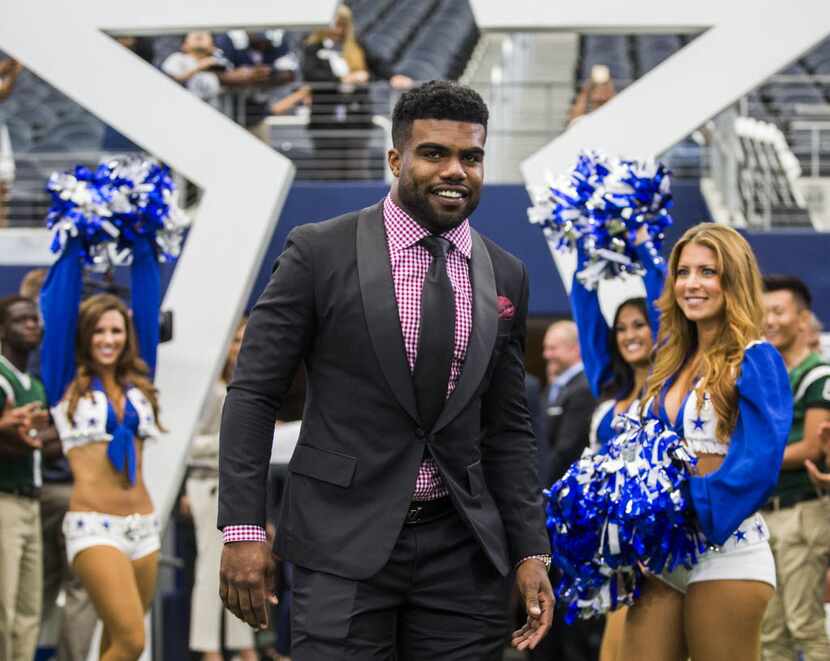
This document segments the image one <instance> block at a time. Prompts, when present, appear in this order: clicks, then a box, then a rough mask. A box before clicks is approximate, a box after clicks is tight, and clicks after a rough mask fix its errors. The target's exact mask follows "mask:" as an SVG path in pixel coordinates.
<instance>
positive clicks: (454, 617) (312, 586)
mask: <svg viewBox="0 0 830 661" xmlns="http://www.w3.org/2000/svg"><path fill="white" fill-rule="evenodd" d="M293 590H294V592H293V599H294V601H293V604H292V606H293V614H292V617H293V621H292V641H293V645H292V650H291V658H292V659H294V661H343V660H344V659H354V660H359V661H363V660H364V659H365V660H367V661H368V660H369V659H372V660H374V659H377V660H382V661H387V660H393V661H428V660H429V661H432V660H438V659H440V660H441V661H500V660H501V658H502V651H503V648H504V642H505V639H506V635H507V630H508V617H507V610H508V597H509V581H508V578H506V577H503V576H501V575H500V574H499V573H498V572H497V571H496V569H495V568H494V567H493V564H492V563H491V562H490V561H489V560H488V559H487V557H486V556H485V555H484V552H483V551H482V550H481V547H480V545H479V544H478V542H477V541H476V540H475V539H474V538H473V536H472V533H471V532H470V530H469V528H468V527H467V526H466V525H465V524H464V523H463V521H462V520H461V519H460V518H459V516H458V514H457V513H456V512H455V511H452V512H451V513H449V514H447V515H446V516H444V517H442V518H440V519H437V520H435V521H431V522H429V523H422V524H418V525H407V526H404V527H403V529H402V530H401V534H400V536H399V538H398V541H397V543H396V545H395V548H394V550H393V551H392V555H391V557H390V559H389V562H388V563H387V564H386V566H385V567H384V568H383V569H382V570H381V571H379V572H378V573H377V574H376V575H374V576H372V577H371V578H369V579H366V580H362V581H355V580H350V579H346V578H342V577H340V576H334V575H332V574H325V573H322V572H315V571H309V570H307V569H304V568H302V567H299V566H297V567H295V573H294V587H293Z"/></svg>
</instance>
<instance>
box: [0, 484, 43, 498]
mask: <svg viewBox="0 0 830 661" xmlns="http://www.w3.org/2000/svg"><path fill="white" fill-rule="evenodd" d="M0 493H7V494H10V495H12V496H22V497H23V498H40V487H36V486H21V487H3V486H0Z"/></svg>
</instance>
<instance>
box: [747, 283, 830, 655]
mask: <svg viewBox="0 0 830 661" xmlns="http://www.w3.org/2000/svg"><path fill="white" fill-rule="evenodd" d="M764 289H765V293H764V307H765V317H764V334H765V335H766V338H767V339H768V340H769V341H770V342H771V343H772V344H773V345H774V346H775V347H776V348H777V349H778V350H779V351H780V352H781V355H782V357H783V358H784V362H785V363H786V365H787V369H788V371H789V374H790V385H791V386H792V390H793V424H792V428H791V429H790V435H789V438H788V440H787V448H786V450H785V452H784V463H783V465H782V467H781V475H780V477H779V480H778V486H777V487H776V489H775V492H774V493H773V496H772V497H771V498H770V500H769V501H768V502H767V504H766V505H765V506H764V507H763V510H764V518H765V519H766V521H767V524H768V526H769V529H770V546H771V547H772V552H773V555H774V556H775V565H776V574H777V579H778V589H777V592H776V595H775V596H774V597H773V599H772V601H770V603H769V607H768V608H767V612H766V616H765V618H764V625H763V633H762V638H761V640H762V643H763V653H764V657H763V658H764V659H765V660H770V661H779V660H780V661H785V660H786V661H793V659H796V658H798V652H801V653H802V654H803V658H804V660H805V661H819V660H822V661H828V660H830V641H828V638H827V634H826V632H825V614H824V603H823V601H824V600H823V596H824V577H825V574H826V572H827V564H828V558H830V502H828V501H827V500H826V499H824V498H821V497H820V493H819V491H818V490H817V489H816V487H815V486H814V485H813V484H812V483H811V481H810V478H809V476H808V474H807V470H806V467H805V462H808V461H809V462H817V461H819V460H820V459H821V456H822V447H821V441H820V433H821V432H820V430H821V428H822V426H823V425H824V424H825V423H826V422H827V421H828V420H830V365H828V364H827V363H826V362H825V361H824V360H823V359H822V358H821V356H820V355H819V354H817V353H815V352H813V351H811V350H810V347H809V344H808V334H807V327H808V324H809V322H810V304H811V297H810V291H809V289H808V288H807V286H806V285H805V284H804V283H803V282H802V281H801V280H799V279H798V278H795V277H788V276H769V277H767V278H765V279H764ZM764 441H765V439H762V438H759V439H758V443H763V442H764Z"/></svg>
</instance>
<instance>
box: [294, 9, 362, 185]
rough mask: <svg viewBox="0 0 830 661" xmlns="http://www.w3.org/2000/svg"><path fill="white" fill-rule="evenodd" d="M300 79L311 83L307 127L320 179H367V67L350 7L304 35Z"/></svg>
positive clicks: (338, 10) (308, 87) (339, 11)
mask: <svg viewBox="0 0 830 661" xmlns="http://www.w3.org/2000/svg"><path fill="white" fill-rule="evenodd" d="M302 71H303V80H304V81H305V82H307V83H311V85H309V86H306V87H305V89H306V90H308V93H309V94H310V95H311V102H310V108H311V115H310V118H309V123H308V128H309V131H311V136H312V141H313V143H314V154H315V159H316V160H317V167H316V169H317V170H318V175H317V176H316V177H315V178H320V179H368V178H369V171H370V168H369V149H368V142H369V136H368V131H369V129H371V128H372V108H371V100H370V98H369V90H368V87H367V86H366V83H368V82H369V69H368V67H367V65H366V55H365V53H364V52H363V48H362V47H361V46H360V44H359V43H358V41H357V38H356V37H355V35H354V26H353V24H352V12H351V10H350V9H349V8H348V7H347V6H345V5H340V6H339V7H338V8H337V12H336V13H335V17H334V20H333V22H332V24H331V25H330V26H329V27H327V28H325V29H323V30H318V31H316V32H312V33H311V35H309V37H308V38H307V39H306V41H305V46H304V49H303V64H302Z"/></svg>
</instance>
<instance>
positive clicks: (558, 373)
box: [542, 321, 596, 486]
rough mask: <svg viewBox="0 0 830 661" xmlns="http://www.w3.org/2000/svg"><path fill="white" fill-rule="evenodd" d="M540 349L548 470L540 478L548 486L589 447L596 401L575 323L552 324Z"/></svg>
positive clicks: (560, 322)
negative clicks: (544, 377) (544, 383)
mask: <svg viewBox="0 0 830 661" xmlns="http://www.w3.org/2000/svg"><path fill="white" fill-rule="evenodd" d="M542 350H543V356H544V358H545V363H546V370H547V376H548V386H547V388H546V389H545V391H544V393H543V397H544V400H543V406H544V412H545V415H544V419H545V439H546V440H547V444H548V448H547V450H548V453H549V455H548V456H549V459H548V465H547V470H544V469H543V470H542V475H543V477H545V478H546V480H545V485H546V486H548V485H550V484H551V483H553V482H555V481H556V480H558V479H559V478H560V477H562V476H563V475H564V474H565V471H567V470H568V467H569V466H570V465H571V464H572V463H573V462H574V461H576V460H577V459H579V456H580V455H581V454H582V451H583V450H584V449H585V448H586V447H587V446H588V438H589V435H590V430H591V415H592V414H593V412H594V407H595V406H596V401H595V400H594V396H593V395H592V394H591V388H590V386H589V385H588V379H587V378H586V377H585V370H584V369H583V367H582V358H581V356H580V353H579V336H578V335H577V330H576V324H574V322H572V321H557V322H556V323H553V324H551V325H550V327H549V328H548V330H547V332H546V333H545V338H544V340H543V345H542Z"/></svg>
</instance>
